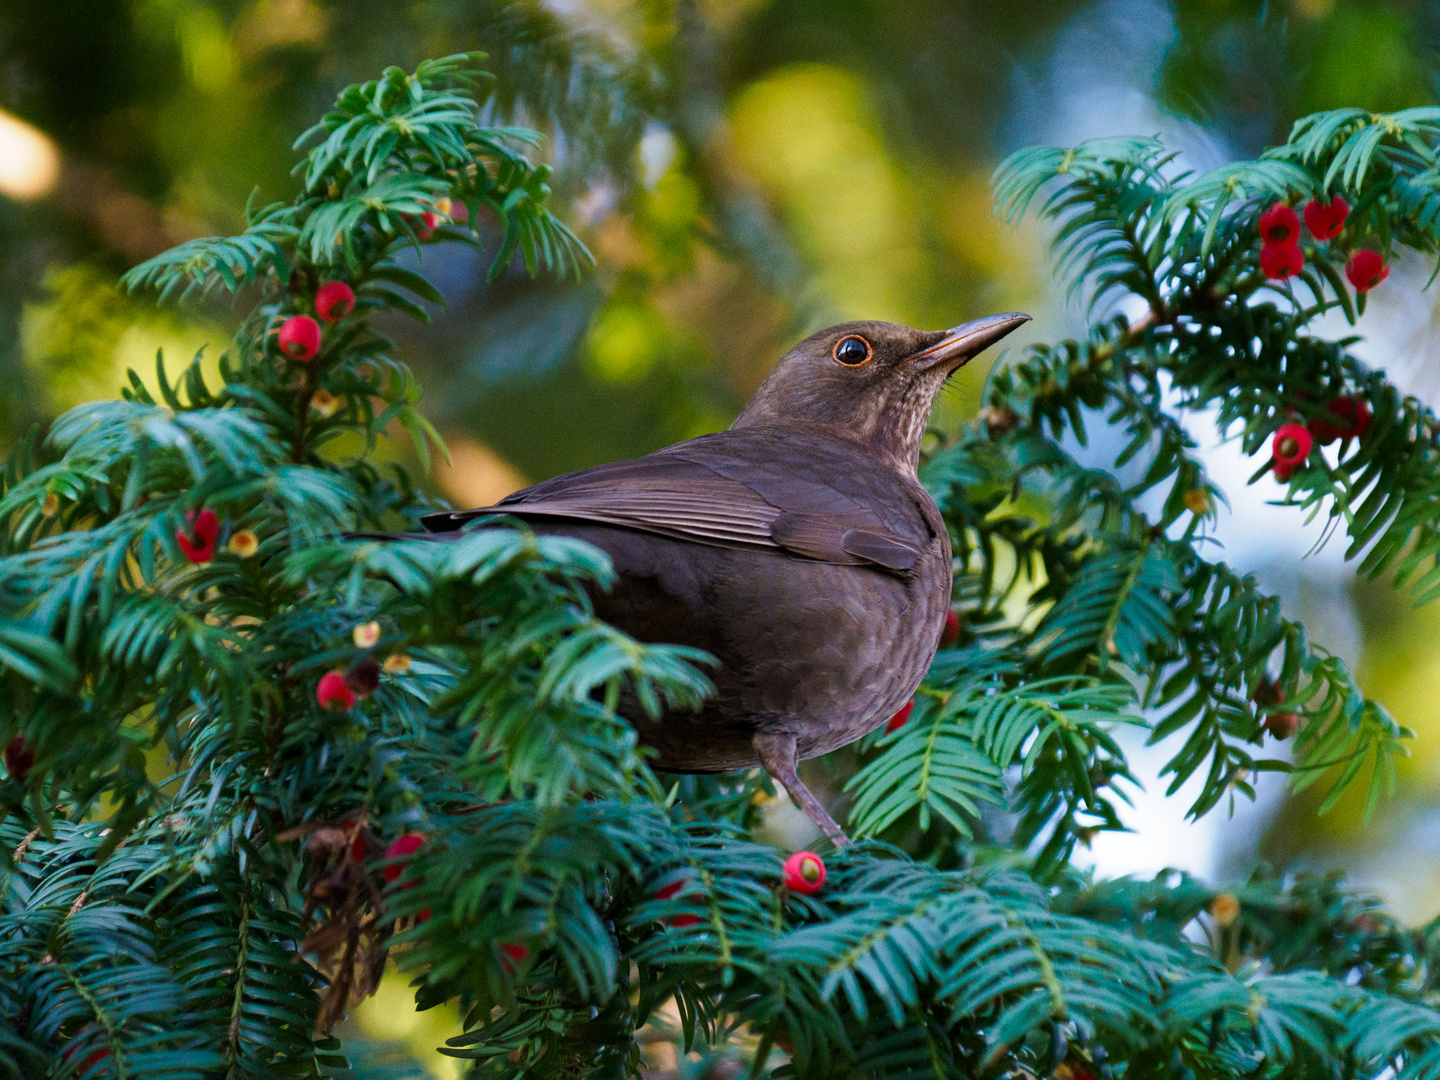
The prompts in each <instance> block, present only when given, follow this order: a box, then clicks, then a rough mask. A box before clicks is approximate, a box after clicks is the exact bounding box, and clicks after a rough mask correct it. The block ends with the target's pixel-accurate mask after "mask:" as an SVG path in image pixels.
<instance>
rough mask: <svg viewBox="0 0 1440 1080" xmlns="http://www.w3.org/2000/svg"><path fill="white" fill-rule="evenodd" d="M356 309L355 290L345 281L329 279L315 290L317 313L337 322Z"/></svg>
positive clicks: (321, 316)
mask: <svg viewBox="0 0 1440 1080" xmlns="http://www.w3.org/2000/svg"><path fill="white" fill-rule="evenodd" d="M354 310H355V290H354V289H352V288H350V286H349V285H347V284H345V282H343V281H327V282H326V283H325V284H324V285H321V286H320V288H318V289H316V290H315V314H317V315H319V316H320V318H322V319H324V320H325V321H326V322H337V321H338V320H340V319H343V318H344V317H345V316H346V315H349V314H350V312H352V311H354Z"/></svg>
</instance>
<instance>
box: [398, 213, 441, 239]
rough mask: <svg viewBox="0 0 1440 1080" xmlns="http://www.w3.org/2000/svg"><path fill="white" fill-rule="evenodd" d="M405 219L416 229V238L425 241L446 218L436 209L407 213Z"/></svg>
mask: <svg viewBox="0 0 1440 1080" xmlns="http://www.w3.org/2000/svg"><path fill="white" fill-rule="evenodd" d="M405 220H406V221H408V222H409V223H410V228H412V229H414V230H415V239H417V240H420V241H425V240H429V239H430V237H431V236H433V235H434V234H435V229H436V227H437V226H439V225H440V224H441V223H442V222H444V220H445V219H444V218H442V217H441V216H440V215H439V214H437V213H436V212H435V211H434V210H426V211H425V212H424V213H423V214H406V215H405Z"/></svg>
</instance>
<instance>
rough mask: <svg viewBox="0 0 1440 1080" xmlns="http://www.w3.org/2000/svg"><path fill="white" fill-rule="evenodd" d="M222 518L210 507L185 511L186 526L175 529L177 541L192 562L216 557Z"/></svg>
mask: <svg viewBox="0 0 1440 1080" xmlns="http://www.w3.org/2000/svg"><path fill="white" fill-rule="evenodd" d="M219 535H220V519H219V518H218V517H216V516H215V511H214V510H210V509H208V508H207V509H205V510H201V511H199V512H198V513H197V512H196V511H194V510H187V511H185V528H183V529H176V530H175V543H177V544H179V545H180V550H181V551H182V552H184V553H185V558H187V559H189V560H190V561H191V562H192V563H197V564H198V563H207V562H209V561H210V560H211V559H213V558H214V557H215V539H216V537H218V536H219Z"/></svg>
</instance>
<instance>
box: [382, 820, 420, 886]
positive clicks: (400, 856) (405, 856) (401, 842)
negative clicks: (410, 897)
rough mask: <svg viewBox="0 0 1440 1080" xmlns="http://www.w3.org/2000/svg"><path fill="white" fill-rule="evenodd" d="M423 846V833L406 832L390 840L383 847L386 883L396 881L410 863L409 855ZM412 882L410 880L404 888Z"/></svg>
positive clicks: (411, 884)
mask: <svg viewBox="0 0 1440 1080" xmlns="http://www.w3.org/2000/svg"><path fill="white" fill-rule="evenodd" d="M424 846H425V834H424V833H406V834H405V835H404V836H401V837H399V838H397V839H395V840H392V841H390V846H389V847H387V848H386V849H385V862H386V866H385V881H386V882H387V883H388V884H393V883H394V882H396V881H398V880H399V879H400V877H401V876H402V875H404V873H405V868H406V867H407V866H409V865H410V861H409V857H410V856H411V855H414V854H415V853H416V852H417V851H419V850H420V849H421V848H422V847H424ZM414 884H415V883H414V882H413V881H412V882H410V884H408V885H406V886H405V888H407V889H408V888H412V887H413V886H414Z"/></svg>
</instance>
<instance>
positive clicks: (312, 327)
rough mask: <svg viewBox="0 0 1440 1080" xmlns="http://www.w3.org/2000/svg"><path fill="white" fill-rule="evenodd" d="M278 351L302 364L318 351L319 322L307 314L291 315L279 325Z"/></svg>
mask: <svg viewBox="0 0 1440 1080" xmlns="http://www.w3.org/2000/svg"><path fill="white" fill-rule="evenodd" d="M277 340H278V342H279V344H280V351H281V352H283V353H284V354H285V355H286V356H288V357H289V358H290V359H291V360H298V361H300V362H301V363H302V364H303V363H305V362H306V361H308V360H313V359H315V354H316V353H318V352H319V351H320V324H319V323H317V322H316V321H315V320H314V319H312V318H311V317H310V316H309V315H292V316H290V318H288V319H286V320H285V322H284V323H282V324H281V326H280V334H279V337H278V338H277Z"/></svg>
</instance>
